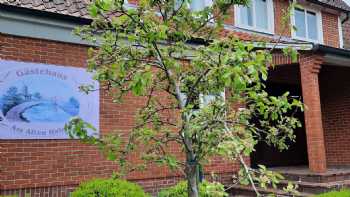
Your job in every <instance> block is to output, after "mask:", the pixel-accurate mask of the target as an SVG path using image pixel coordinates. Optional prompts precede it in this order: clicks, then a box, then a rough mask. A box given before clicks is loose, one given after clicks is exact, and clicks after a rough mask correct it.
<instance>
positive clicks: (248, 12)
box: [239, 6, 253, 26]
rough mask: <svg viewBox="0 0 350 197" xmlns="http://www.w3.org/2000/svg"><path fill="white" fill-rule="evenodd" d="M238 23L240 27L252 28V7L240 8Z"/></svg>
mask: <svg viewBox="0 0 350 197" xmlns="http://www.w3.org/2000/svg"><path fill="white" fill-rule="evenodd" d="M239 11H240V19H241V21H240V23H241V24H242V25H247V26H253V16H252V14H253V9H252V7H243V6H241V7H240V10H239Z"/></svg>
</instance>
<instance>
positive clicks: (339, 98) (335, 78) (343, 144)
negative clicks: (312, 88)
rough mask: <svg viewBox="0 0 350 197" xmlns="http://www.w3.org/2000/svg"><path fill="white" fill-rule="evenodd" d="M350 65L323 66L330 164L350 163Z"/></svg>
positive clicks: (324, 106)
mask: <svg viewBox="0 0 350 197" xmlns="http://www.w3.org/2000/svg"><path fill="white" fill-rule="evenodd" d="M349 75H350V68H345V67H329V66H323V68H322V69H321V73H320V89H321V102H322V115H323V125H324V136H325V144H326V153H327V164H328V165H349V164H350V154H349V152H350V143H349V142H350V111H349V110H350V79H349Z"/></svg>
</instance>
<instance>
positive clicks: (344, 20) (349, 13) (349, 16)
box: [341, 12, 350, 24]
mask: <svg viewBox="0 0 350 197" xmlns="http://www.w3.org/2000/svg"><path fill="white" fill-rule="evenodd" d="M349 18H350V12H347V13H346V17H345V18H344V19H343V20H342V21H341V24H344V23H345V22H346V21H348V20H349Z"/></svg>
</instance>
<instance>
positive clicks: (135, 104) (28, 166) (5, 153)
mask: <svg viewBox="0 0 350 197" xmlns="http://www.w3.org/2000/svg"><path fill="white" fill-rule="evenodd" d="M0 59H7V60H16V61H25V62H38V63H48V64H56V65H64V66H74V67H85V65H86V59H87V47H86V46H82V45H73V44H66V43H59V42H53V41H46V40H39V39H30V38H22V37H14V36H8V35H3V34H0ZM100 102H101V103H100V132H101V133H107V132H110V131H118V132H128V131H130V129H131V128H132V127H133V123H134V116H135V114H136V111H137V109H138V108H139V107H141V106H142V104H143V103H144V101H143V100H142V99H136V98H135V97H132V96H127V98H126V99H125V102H124V103H122V104H115V103H112V101H111V99H110V97H109V96H108V95H106V94H104V93H101V99H100ZM0 132H1V131H0ZM171 149H172V151H175V152H179V149H178V148H176V147H172V148H171ZM0 158H1V159H0V191H3V193H4V192H5V190H6V192H7V193H11V191H10V190H13V191H19V189H20V188H32V189H30V191H32V192H37V191H41V190H40V189H37V188H46V189H43V191H46V190H47V191H53V189H52V188H56V187H58V186H59V187H60V189H58V190H59V191H57V192H60V193H62V195H63V194H65V192H67V190H66V189H65V188H66V186H67V187H68V188H70V187H71V186H74V185H77V184H78V183H79V182H80V181H82V180H87V179H91V178H93V177H109V176H110V175H111V174H112V172H113V170H116V167H115V166H116V165H114V164H113V162H110V161H106V160H105V159H104V158H103V156H102V155H101V154H100V153H99V151H98V150H97V149H96V148H95V147H93V146H89V145H85V144H81V143H80V142H79V141H77V140H0ZM236 169H238V165H236V164H232V163H228V162H225V161H223V160H222V159H220V158H214V159H213V162H212V164H211V165H210V166H208V170H213V171H216V172H218V173H225V172H232V171H235V170H236ZM174 177H175V179H176V180H178V179H179V177H178V175H177V174H176V173H170V171H169V170H167V169H165V168H160V167H158V166H151V167H150V169H149V170H147V171H144V172H135V173H133V174H131V175H130V176H129V177H128V178H129V179H131V180H135V181H136V180H137V181H139V182H141V183H142V185H143V186H144V187H145V188H146V189H147V191H151V192H152V191H154V190H155V189H157V188H160V187H164V186H165V185H166V184H168V185H170V184H174V181H173V180H174ZM146 182H148V183H146ZM162 185H163V186H162ZM50 188H51V189H50ZM21 191H23V189H22V190H21ZM55 191H56V190H55ZM0 194H1V193H0ZM63 196H64V195H63Z"/></svg>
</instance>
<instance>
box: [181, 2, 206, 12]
mask: <svg viewBox="0 0 350 197" xmlns="http://www.w3.org/2000/svg"><path fill="white" fill-rule="evenodd" d="M182 1H186V0H176V1H175V9H178V8H179V7H180V5H181V3H182ZM186 2H188V1H186ZM186 4H187V3H186ZM212 5H213V1H212V0H190V1H189V2H188V4H187V6H188V8H189V9H191V10H192V11H197V12H198V11H201V10H203V9H204V8H205V7H209V6H212Z"/></svg>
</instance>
